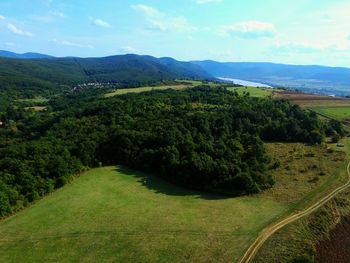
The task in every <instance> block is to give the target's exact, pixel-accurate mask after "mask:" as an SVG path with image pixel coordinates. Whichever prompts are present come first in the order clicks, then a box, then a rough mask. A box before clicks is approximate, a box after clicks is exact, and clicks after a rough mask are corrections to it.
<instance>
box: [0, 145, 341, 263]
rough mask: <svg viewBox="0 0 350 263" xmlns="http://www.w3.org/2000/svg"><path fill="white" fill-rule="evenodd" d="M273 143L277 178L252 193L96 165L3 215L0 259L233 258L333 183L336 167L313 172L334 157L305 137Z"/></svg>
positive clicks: (155, 260)
mask: <svg viewBox="0 0 350 263" xmlns="http://www.w3.org/2000/svg"><path fill="white" fill-rule="evenodd" d="M268 148H269V149H270V152H272V153H273V155H274V156H275V157H276V158H278V159H279V160H280V161H281V167H280V168H278V169H277V170H276V171H275V172H274V174H275V177H276V180H277V185H276V187H275V188H274V189H271V190H269V191H267V192H265V193H263V194H260V195H256V196H250V197H240V198H228V199H225V198H223V197H220V196H215V195H203V194H201V193H199V192H191V191H187V190H184V189H182V188H177V187H174V186H173V185H170V184H168V183H165V182H163V181H161V180H159V179H156V178H155V177H145V176H144V175H142V174H141V173H135V172H131V171H128V170H123V169H120V170H118V171H116V170H115V168H113V167H107V168H101V169H96V170H92V171H90V172H88V173H86V174H85V175H83V176H82V177H81V178H79V179H78V180H76V181H75V182H74V183H73V184H71V185H68V186H66V187H64V188H63V189H61V190H58V191H57V192H55V193H54V194H52V195H51V196H49V197H47V198H45V199H43V200H41V201H39V202H38V203H36V204H35V205H33V206H32V207H31V208H29V209H26V210H24V211H22V212H20V213H18V214H16V215H15V216H13V217H10V218H9V219H7V220H5V221H3V222H1V223H0V262H22V261H26V262H47V261H58V260H59V261H61V262H65V261H66V262H67V261H78V260H79V261H84V262H91V261H96V260H97V259H99V260H101V259H103V260H104V261H113V260H115V261H118V262H140V261H142V262H189V261H190V262H205V261H209V262H210V261H213V260H214V259H215V262H231V261H232V260H234V262H235V261H237V259H238V258H239V257H240V255H241V254H242V253H243V251H244V249H245V248H246V247H247V246H249V244H250V242H251V241H252V240H253V239H254V238H255V237H256V235H257V233H258V232H259V231H260V230H261V229H262V228H264V227H265V226H266V225H268V224H270V223H271V222H273V221H274V220H276V218H278V217H281V216H283V215H285V214H286V213H289V212H290V210H291V209H294V208H295V206H296V204H297V203H299V202H301V201H300V200H301V199H303V200H304V202H301V204H300V205H303V204H304V203H305V202H308V201H310V199H312V198H314V197H315V196H316V195H317V193H318V192H319V190H318V189H322V188H323V187H324V186H325V185H326V184H327V186H329V180H330V178H331V177H330V176H329V174H330V173H331V170H327V171H326V175H325V176H322V177H319V176H318V177H319V180H318V181H316V182H310V179H313V178H314V177H315V176H317V174H319V172H320V171H323V170H324V169H325V167H327V169H330V168H329V166H328V163H327V162H326V161H327V160H328V159H330V160H331V158H333V157H335V156H325V152H324V151H325V150H323V149H321V148H316V147H307V146H303V145H301V144H284V145H281V144H269V145H268ZM290 152H292V154H290ZM310 152H314V153H315V156H314V157H308V158H307V160H308V161H307V162H305V161H304V160H305V159H304V157H305V154H308V153H310ZM306 163H307V164H308V165H313V164H322V165H324V166H325V167H323V166H321V165H320V166H318V167H317V168H312V169H311V168H309V167H306V166H305V164H306ZM287 164H289V165H290V168H289V169H286V167H285V166H286V165H287ZM301 169H302V170H304V171H305V172H304V173H303V174H302V175H301V176H299V174H298V171H299V170H301ZM296 180H297V181H296ZM283 193H284V194H283ZM310 195H311V196H310Z"/></svg>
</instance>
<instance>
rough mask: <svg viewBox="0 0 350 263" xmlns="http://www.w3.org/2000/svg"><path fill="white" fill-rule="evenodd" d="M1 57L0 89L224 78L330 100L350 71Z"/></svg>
mask: <svg viewBox="0 0 350 263" xmlns="http://www.w3.org/2000/svg"><path fill="white" fill-rule="evenodd" d="M0 57H2V58H0V84H6V83H7V84H8V82H10V83H17V84H21V83H22V84H23V80H25V84H26V85H34V83H38V82H40V84H43V83H44V82H46V83H63V84H71V83H79V82H86V81H100V82H119V83H125V84H129V85H133V84H137V83H149V82H152V81H162V80H173V79H201V80H213V79H215V77H223V78H233V79H242V80H247V81H253V82H259V83H264V84H267V85H270V86H273V87H285V88H291V89H299V90H303V91H308V92H315V93H321V94H328V95H331V94H332V95H333V94H334V95H340V96H348V95H350V69H349V68H341V67H325V66H298V65H284V64H274V63H253V62H247V63H245V62H224V63H222V62H216V61H211V60H205V61H191V62H181V61H177V60H175V59H173V58H155V57H151V56H139V55H119V56H110V57H103V58H74V57H67V58H56V57H52V56H49V55H44V54H38V53H25V54H16V53H13V52H9V51H0ZM4 77H5V78H4ZM28 82H29V83H28Z"/></svg>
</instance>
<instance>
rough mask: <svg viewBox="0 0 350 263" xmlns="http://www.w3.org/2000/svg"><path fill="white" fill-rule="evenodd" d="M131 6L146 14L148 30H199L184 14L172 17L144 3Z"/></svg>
mask: <svg viewBox="0 0 350 263" xmlns="http://www.w3.org/2000/svg"><path fill="white" fill-rule="evenodd" d="M131 8H132V9H134V10H136V11H138V12H141V13H142V14H143V15H144V16H145V18H146V20H147V22H148V26H147V27H146V29H147V30H156V31H177V32H192V31H196V30H197V28H196V27H194V26H193V25H191V24H190V23H189V22H188V21H187V19H186V18H185V17H183V16H175V17H172V16H170V15H168V14H165V13H163V12H160V11H159V10H157V9H156V8H154V7H151V6H147V5H142V4H138V5H132V6H131Z"/></svg>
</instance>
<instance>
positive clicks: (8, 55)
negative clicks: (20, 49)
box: [0, 50, 53, 59]
mask: <svg viewBox="0 0 350 263" xmlns="http://www.w3.org/2000/svg"><path fill="white" fill-rule="evenodd" d="M0 57H2V58H18V59H40V58H53V56H49V55H44V54H40V53H31V52H28V53H24V54H17V53H14V52H10V51H6V50H0Z"/></svg>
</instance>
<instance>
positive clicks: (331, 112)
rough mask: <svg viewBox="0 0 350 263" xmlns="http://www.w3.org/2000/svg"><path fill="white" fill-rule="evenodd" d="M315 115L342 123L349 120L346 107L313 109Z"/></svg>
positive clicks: (349, 110) (349, 114) (349, 111)
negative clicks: (318, 114)
mask: <svg viewBox="0 0 350 263" xmlns="http://www.w3.org/2000/svg"><path fill="white" fill-rule="evenodd" d="M311 109H312V110H314V111H315V112H317V113H320V114H322V115H325V116H328V117H331V118H334V119H337V120H340V121H343V120H349V119H350V106H348V107H331V106H330V107H313V108H311Z"/></svg>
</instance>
